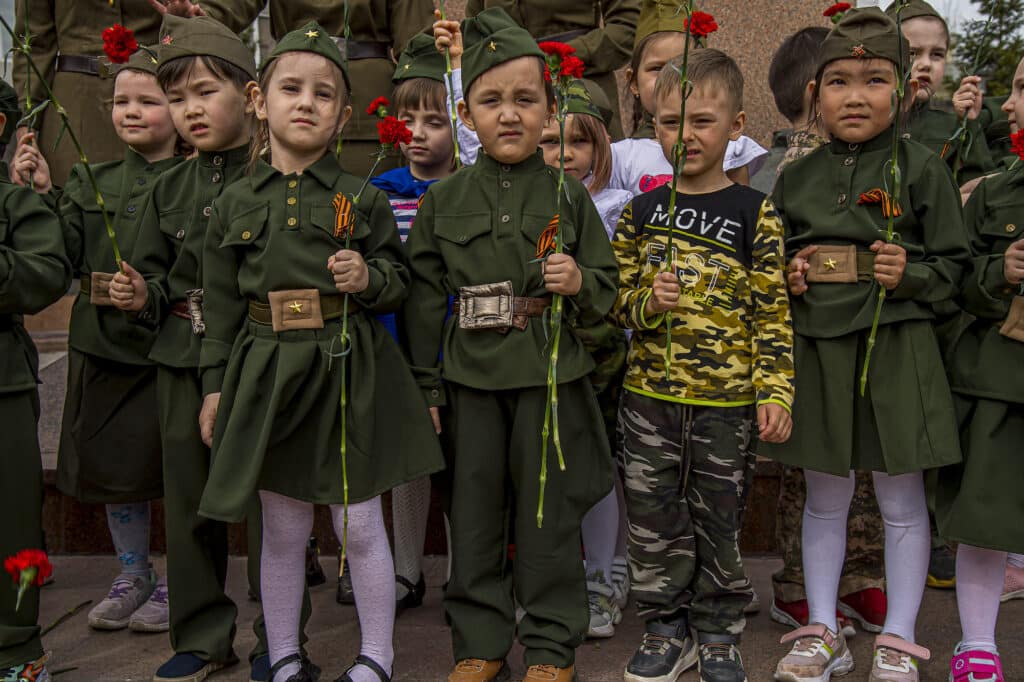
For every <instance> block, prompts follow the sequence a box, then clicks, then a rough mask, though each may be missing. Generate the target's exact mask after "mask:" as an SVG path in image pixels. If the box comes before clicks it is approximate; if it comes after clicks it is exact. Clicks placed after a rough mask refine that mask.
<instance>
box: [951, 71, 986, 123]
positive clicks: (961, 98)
mask: <svg viewBox="0 0 1024 682" xmlns="http://www.w3.org/2000/svg"><path fill="white" fill-rule="evenodd" d="M980 85H981V76H964V79H963V80H962V81H960V87H959V88H957V91H956V92H955V93H953V108H954V109H955V110H956V115H957V116H959V117H960V118H967V119H968V120H970V121H973V120H974V119H976V118H978V116H980V115H981V104H982V96H981V88H980V87H979V86H980Z"/></svg>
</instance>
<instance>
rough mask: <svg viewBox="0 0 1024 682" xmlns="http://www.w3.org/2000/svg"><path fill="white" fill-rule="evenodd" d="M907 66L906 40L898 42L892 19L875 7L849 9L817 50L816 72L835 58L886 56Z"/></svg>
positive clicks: (894, 62)
mask: <svg viewBox="0 0 1024 682" xmlns="http://www.w3.org/2000/svg"><path fill="white" fill-rule="evenodd" d="M901 51H902V63H903V65H904V67H909V66H910V43H909V42H907V39H906V37H904V38H903V39H902V41H900V35H899V32H898V30H897V28H896V22H894V21H893V20H892V19H890V18H889V17H887V16H886V15H885V14H884V13H883V12H882V10H880V9H878V8H877V7H860V8H857V9H851V10H850V11H849V12H847V13H846V14H845V15H843V18H842V20H840V22H839V23H838V24H836V25H835V27H834V28H833V29H832V30H831V31H830V32H829V34H828V36H826V37H825V41H824V42H823V43H822V44H821V48H820V50H819V51H818V71H820V70H821V69H823V68H824V67H825V65H826V64H828V63H830V62H834V61H836V60H837V59H849V58H851V57H853V58H856V59H887V60H889V61H890V62H892V63H893V64H899V63H900V61H901V60H900V57H901V55H900V53H901Z"/></svg>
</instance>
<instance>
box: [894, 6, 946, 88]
mask: <svg viewBox="0 0 1024 682" xmlns="http://www.w3.org/2000/svg"><path fill="white" fill-rule="evenodd" d="M903 35H905V36H906V37H907V40H908V41H910V58H911V59H912V60H913V63H912V65H911V68H910V77H911V78H915V79H917V82H918V86H919V90H918V91H917V101H919V102H927V101H928V100H929V99H931V96H932V95H933V94H934V93H935V90H936V89H938V88H939V87H940V86H941V85H942V78H943V77H944V76H945V75H946V52H948V51H949V38H948V36H947V35H946V26H945V24H943V23H942V22H941V21H939V20H938V19H936V18H935V17H914V18H913V19H907V20H906V21H904V22H903Z"/></svg>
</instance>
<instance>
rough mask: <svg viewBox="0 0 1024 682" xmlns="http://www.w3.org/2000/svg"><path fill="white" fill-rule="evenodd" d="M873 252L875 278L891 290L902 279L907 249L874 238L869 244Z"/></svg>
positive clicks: (905, 267) (905, 265)
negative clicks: (872, 242) (873, 241)
mask: <svg viewBox="0 0 1024 682" xmlns="http://www.w3.org/2000/svg"><path fill="white" fill-rule="evenodd" d="M871 250H872V251H874V252H875V280H876V281H877V282H878V283H879V284H881V285H882V286H884V287H885V288H886V289H888V290H890V291H892V290H893V289H895V288H896V287H898V286H899V285H900V282H902V281H903V272H904V271H905V270H906V269H907V251H906V249H904V248H903V247H902V246H899V245H898V244H893V243H892V242H883V241H882V240H881V239H879V240H876V241H875V243H874V244H872V245H871Z"/></svg>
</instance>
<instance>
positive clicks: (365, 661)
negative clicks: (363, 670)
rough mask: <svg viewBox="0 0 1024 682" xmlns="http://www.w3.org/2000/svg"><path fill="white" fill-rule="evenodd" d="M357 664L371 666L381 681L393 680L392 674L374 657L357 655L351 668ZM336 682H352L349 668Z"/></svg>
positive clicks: (371, 669)
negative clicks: (378, 663) (385, 670)
mask: <svg viewBox="0 0 1024 682" xmlns="http://www.w3.org/2000/svg"><path fill="white" fill-rule="evenodd" d="M357 665H362V666H364V667H367V668H369V669H370V671H371V672H372V673H373V674H375V675H376V676H377V679H379V680H380V682H391V675H389V674H387V673H386V672H384V668H382V667H380V666H379V665H377V662H376V661H374V660H373V659H370V658H367V657H366V656H363V655H362V654H360V655H359V656H356V662H355V663H353V664H352V665H351V666H350V667H349V670H351V669H352V668H354V667H356V666H357ZM392 674H394V671H392ZM334 682H352V676H351V675H349V674H348V670H346V671H345V674H344V675H342V676H341V677H339V678H338V679H336V680H335V681H334Z"/></svg>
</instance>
